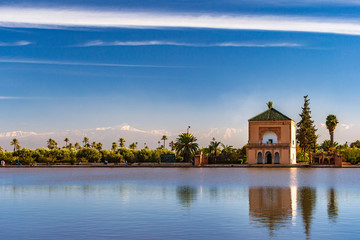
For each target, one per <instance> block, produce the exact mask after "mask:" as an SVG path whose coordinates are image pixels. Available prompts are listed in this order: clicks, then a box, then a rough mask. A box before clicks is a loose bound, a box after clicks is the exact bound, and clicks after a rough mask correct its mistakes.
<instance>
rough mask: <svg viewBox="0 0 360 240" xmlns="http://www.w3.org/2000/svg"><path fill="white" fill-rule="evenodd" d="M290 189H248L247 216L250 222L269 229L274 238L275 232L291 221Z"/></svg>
mask: <svg viewBox="0 0 360 240" xmlns="http://www.w3.org/2000/svg"><path fill="white" fill-rule="evenodd" d="M291 196H292V195H291V189H290V188H279V187H261V188H250V189H249V216H250V218H251V220H252V221H254V222H256V223H259V224H260V225H261V226H264V227H266V228H268V229H269V235H270V236H274V232H275V230H277V229H279V228H280V227H284V226H286V224H288V223H289V222H290V220H291V214H292V205H291V201H292V199H291Z"/></svg>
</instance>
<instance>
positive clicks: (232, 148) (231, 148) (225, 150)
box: [221, 144, 234, 153]
mask: <svg viewBox="0 0 360 240" xmlns="http://www.w3.org/2000/svg"><path fill="white" fill-rule="evenodd" d="M221 146H222V148H223V149H222V150H221V151H222V152H225V153H229V152H231V151H233V150H234V147H233V146H231V145H224V144H221Z"/></svg>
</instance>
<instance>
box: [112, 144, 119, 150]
mask: <svg viewBox="0 0 360 240" xmlns="http://www.w3.org/2000/svg"><path fill="white" fill-rule="evenodd" d="M117 148H118V145H117V143H116V142H113V143H112V145H111V150H113V151H116V149H117Z"/></svg>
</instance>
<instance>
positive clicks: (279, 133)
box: [247, 104, 296, 164]
mask: <svg viewBox="0 0 360 240" xmlns="http://www.w3.org/2000/svg"><path fill="white" fill-rule="evenodd" d="M247 162H248V164H296V127H295V121H294V120H291V119H290V118H289V117H287V116H285V115H284V114H282V113H281V112H279V111H278V110H276V109H275V108H273V107H272V104H270V105H269V109H268V110H266V111H265V112H263V113H260V114H259V115H257V116H255V117H253V118H251V119H249V141H248V145H247Z"/></svg>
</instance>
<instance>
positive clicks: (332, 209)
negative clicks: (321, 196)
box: [327, 188, 338, 223]
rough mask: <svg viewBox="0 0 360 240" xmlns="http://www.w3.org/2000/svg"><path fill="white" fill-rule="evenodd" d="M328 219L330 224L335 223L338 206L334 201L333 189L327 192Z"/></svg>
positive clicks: (334, 193)
mask: <svg viewBox="0 0 360 240" xmlns="http://www.w3.org/2000/svg"><path fill="white" fill-rule="evenodd" d="M327 207H328V218H329V220H330V221H331V222H334V223H335V222H336V218H337V216H338V205H337V200H336V192H335V190H334V189H333V188H331V189H329V191H328V206H327Z"/></svg>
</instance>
